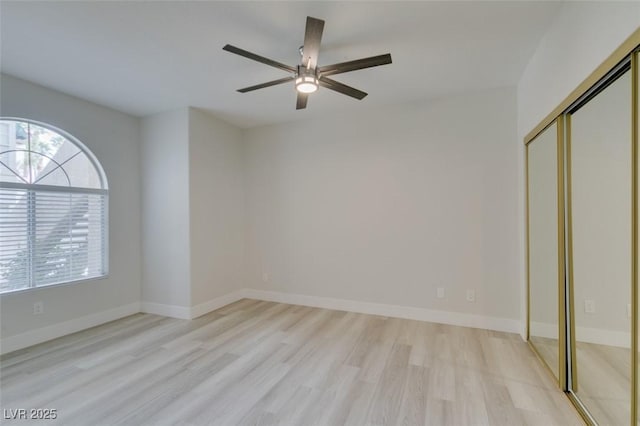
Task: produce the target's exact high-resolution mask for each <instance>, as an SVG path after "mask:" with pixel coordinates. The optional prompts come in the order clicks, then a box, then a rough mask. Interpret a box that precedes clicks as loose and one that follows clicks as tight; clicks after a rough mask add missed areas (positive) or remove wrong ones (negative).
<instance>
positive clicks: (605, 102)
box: [525, 33, 640, 425]
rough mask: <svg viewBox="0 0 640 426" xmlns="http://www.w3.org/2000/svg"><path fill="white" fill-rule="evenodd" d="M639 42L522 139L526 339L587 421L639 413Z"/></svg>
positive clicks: (632, 417) (622, 420)
mask: <svg viewBox="0 0 640 426" xmlns="http://www.w3.org/2000/svg"><path fill="white" fill-rule="evenodd" d="M633 37H635V39H633ZM636 39H638V33H636V34H634V36H632V41H634V42H635V44H633V45H631V44H630V42H627V43H626V44H625V45H623V46H621V48H620V49H618V51H616V52H614V54H613V55H612V57H611V58H609V60H608V61H607V62H605V64H603V66H601V68H600V69H599V70H596V72H594V74H593V75H592V76H591V77H590V79H588V80H587V81H586V82H585V83H584V84H583V85H582V86H581V87H580V88H579V89H578V90H577V91H576V92H575V93H574V94H572V95H571V97H570V98H569V99H567V100H565V102H564V103H563V104H562V105H561V106H560V107H559V110H558V113H557V114H552V115H551V116H550V117H547V119H545V121H544V122H543V123H541V125H540V126H538V129H536V130H535V131H533V132H532V133H531V134H530V135H529V136H527V138H526V140H525V143H526V169H527V172H526V191H527V197H526V198H527V281H528V333H527V334H528V336H527V337H528V341H529V344H530V346H531V347H532V349H533V350H534V352H535V353H536V354H537V355H538V357H539V358H540V360H541V362H543V363H544V364H545V365H546V366H547V367H548V369H549V373H550V374H552V375H553V377H554V378H555V379H556V380H557V382H558V386H559V387H560V388H561V389H562V390H564V391H565V392H566V393H567V396H568V397H569V398H570V400H571V401H572V402H573V404H574V405H575V406H576V408H577V409H578V411H579V412H580V414H581V415H582V417H583V418H584V419H585V421H586V422H587V423H588V424H599V425H625V424H631V425H634V424H638V420H639V419H638V410H637V407H638V398H639V392H638V366H637V363H638V360H639V358H638V339H637V333H638V330H639V327H638V297H639V295H638V253H639V250H638V220H639V218H638V197H639V194H638V121H639V120H640V108H639V106H638V98H639V97H640V94H639V89H638V87H639V80H640V67H639V66H638V60H639V56H640V54H639V53H638V48H637V47H634V46H637V45H638V41H637V40H636Z"/></svg>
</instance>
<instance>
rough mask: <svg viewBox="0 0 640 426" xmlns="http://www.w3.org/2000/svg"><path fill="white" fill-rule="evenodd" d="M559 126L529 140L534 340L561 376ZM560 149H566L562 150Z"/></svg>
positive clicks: (531, 332)
mask: <svg viewBox="0 0 640 426" xmlns="http://www.w3.org/2000/svg"><path fill="white" fill-rule="evenodd" d="M558 130H559V125H558V123H557V122H554V123H552V124H551V125H550V126H549V127H547V128H546V129H545V130H543V131H542V133H540V134H539V135H538V136H537V137H536V138H535V139H533V140H532V141H531V142H530V143H529V144H528V145H527V204H528V208H529V210H528V211H529V214H528V235H529V342H530V343H531V345H532V346H533V348H534V350H535V351H536V352H537V354H538V355H539V357H540V358H542V360H543V361H544V363H545V364H546V365H547V366H548V367H549V369H550V370H551V372H552V373H553V375H554V376H555V377H556V379H557V380H561V378H562V377H563V375H564V373H563V361H562V359H563V357H564V355H563V353H564V352H563V350H562V349H563V347H562V346H561V345H560V342H561V341H562V340H563V338H562V337H561V334H562V335H563V333H562V330H561V328H560V325H561V324H562V321H561V320H560V317H561V315H562V313H561V311H560V309H559V308H560V307H561V306H562V305H563V303H564V302H563V300H564V298H563V297H562V288H563V285H562V284H563V274H564V271H563V269H562V267H561V264H562V259H561V258H559V255H560V256H561V255H562V254H561V253H562V246H561V238H562V235H561V232H562V226H561V223H562V217H561V215H559V212H560V210H559V204H558V201H559V195H560V194H561V191H562V188H561V187H559V184H560V185H561V181H562V178H561V170H562V161H559V157H558V154H560V155H562V153H561V144H560V143H559V139H558ZM559 149H560V151H559Z"/></svg>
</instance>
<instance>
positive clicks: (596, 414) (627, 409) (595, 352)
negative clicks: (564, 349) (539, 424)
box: [531, 337, 631, 425]
mask: <svg viewBox="0 0 640 426" xmlns="http://www.w3.org/2000/svg"><path fill="white" fill-rule="evenodd" d="M531 341H532V343H533V344H534V345H535V347H536V349H537V350H538V352H539V353H540V356H541V357H542V358H543V359H545V360H546V361H547V363H548V365H549V367H550V368H551V369H552V370H553V372H554V374H556V375H557V370H558V340H557V339H548V338H545V337H531ZM577 348H578V352H577V353H576V361H577V364H578V368H577V373H578V390H577V392H576V395H577V396H578V398H580V400H581V401H582V403H583V404H584V406H585V407H586V408H587V409H588V410H589V412H590V413H591V415H592V416H593V418H594V419H596V420H597V421H598V423H600V424H602V425H628V424H629V422H630V418H631V350H630V349H625V348H619V347H615V346H607V345H597V344H594V343H585V342H577Z"/></svg>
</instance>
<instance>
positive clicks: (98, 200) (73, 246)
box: [0, 185, 107, 292]
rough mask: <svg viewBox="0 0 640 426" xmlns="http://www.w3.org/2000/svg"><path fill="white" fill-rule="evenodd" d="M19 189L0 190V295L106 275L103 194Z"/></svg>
mask: <svg viewBox="0 0 640 426" xmlns="http://www.w3.org/2000/svg"><path fill="white" fill-rule="evenodd" d="M13 186H17V185H13ZM24 186H25V187H26V188H20V187H0V292H7V291H14V290H19V289H24V288H29V287H40V286H46V285H53V284H60V283H67V282H71V281H77V280H83V279H89V278H95V277H99V276H103V275H105V274H106V273H107V259H106V253H107V248H106V241H107V220H106V219H107V218H106V216H107V214H106V212H107V193H106V191H100V190H97V191H96V190H86V191H84V190H82V189H77V188H64V187H62V188H59V189H51V188H48V189H46V190H44V189H42V188H40V187H38V186H32V185H24Z"/></svg>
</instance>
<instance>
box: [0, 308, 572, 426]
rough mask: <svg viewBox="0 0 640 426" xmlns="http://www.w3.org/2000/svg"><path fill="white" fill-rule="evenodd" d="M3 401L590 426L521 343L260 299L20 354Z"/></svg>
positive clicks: (314, 420) (97, 409)
mask: <svg viewBox="0 0 640 426" xmlns="http://www.w3.org/2000/svg"><path fill="white" fill-rule="evenodd" d="M0 391H1V394H0V402H1V405H2V408H3V409H18V408H26V409H30V408H51V409H56V410H57V413H58V418H57V419H56V420H55V421H42V420H40V421H35V422H34V423H36V424H65V425H173V424H179V425H201V424H211V425H304V426H311V425H332V426H333V425H455V426H462V425H509V426H512V425H544V426H549V425H580V424H583V423H582V421H581V419H580V418H579V417H578V415H577V414H576V412H575V411H574V410H573V408H572V407H571V405H570V403H569V402H568V400H567V399H566V397H565V396H564V395H563V394H562V393H561V392H560V391H559V390H558V389H557V388H556V387H555V385H554V383H553V380H552V378H551V375H550V374H549V372H548V371H546V370H545V368H544V367H543V366H542V364H541V363H540V362H539V361H538V360H537V358H536V357H535V355H534V354H533V352H532V351H531V350H530V348H528V346H527V344H526V343H525V342H523V341H522V340H521V339H520V337H519V336H517V335H515V334H507V333H499V332H492V331H486V330H479V329H471V328H464V327H455V326H448V325H441V324H433V323H427V322H420V321H411V320H402V319H395V318H386V317H380V316H373V315H364V314H355V313H348V312H341V311H331V310H326V309H315V308H308V307H302V306H293V305H285V304H279V303H271V302H264V301H256V300H249V299H244V300H241V301H239V302H237V303H234V304H232V305H228V306H226V307H224V308H222V309H219V310H217V311H214V312H212V313H210V314H207V315H205V316H203V317H200V318H197V319H195V320H192V321H187V320H177V319H171V318H163V317H159V316H155V315H149V314H137V315H133V316H130V317H127V318H124V319H121V320H118V321H114V322H111V323H109V324H105V325H102V326H99V327H95V328H92V329H89V330H85V331H82V332H80V333H76V334H73V335H70V336H66V337H63V338H60V339H56V340H53V341H51V342H47V343H43V344H41V345H37V346H34V347H31V348H27V349H24V350H21V351H17V352H13V353H11V354H7V355H5V356H3V357H2V358H1V359H0ZM28 423H29V422H28V421H24V420H17V421H15V422H12V421H9V420H4V421H3V424H20V425H24V424H28Z"/></svg>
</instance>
